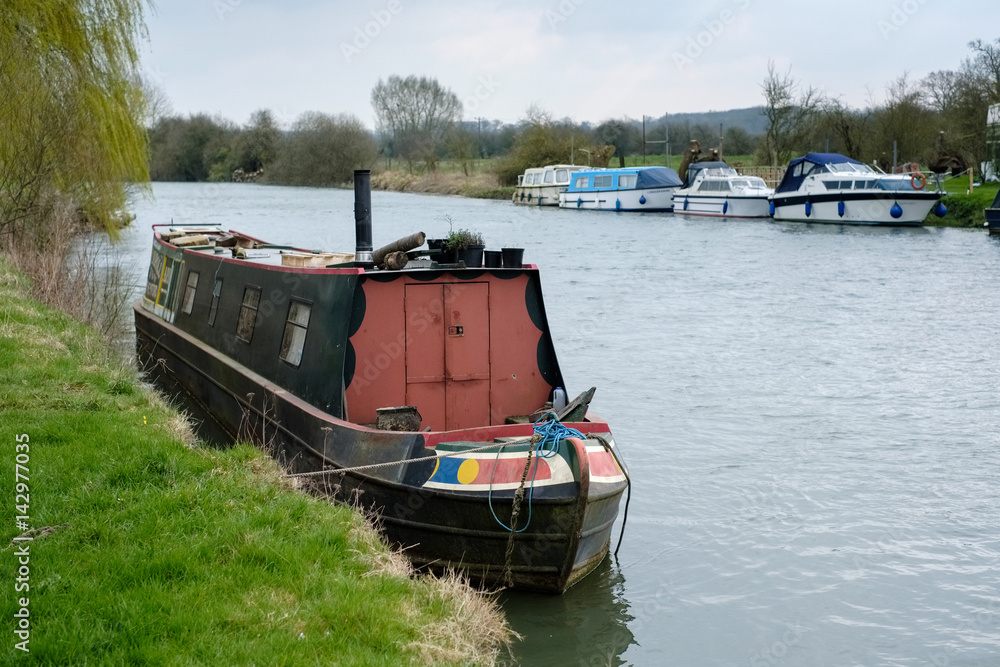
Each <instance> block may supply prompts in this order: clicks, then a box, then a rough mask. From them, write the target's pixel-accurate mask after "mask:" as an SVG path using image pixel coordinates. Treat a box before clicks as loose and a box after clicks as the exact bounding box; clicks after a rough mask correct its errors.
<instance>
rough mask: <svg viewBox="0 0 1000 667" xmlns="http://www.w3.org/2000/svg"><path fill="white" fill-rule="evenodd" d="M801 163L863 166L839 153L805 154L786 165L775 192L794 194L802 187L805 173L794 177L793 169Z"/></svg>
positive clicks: (803, 171)
mask: <svg viewBox="0 0 1000 667" xmlns="http://www.w3.org/2000/svg"><path fill="white" fill-rule="evenodd" d="M803 162H811V163H812V164H818V165H825V164H843V163H845V162H849V163H851V164H864V163H863V162H858V161H857V160H855V159H853V158H849V157H847V156H846V155H841V154H840V153H806V154H805V155H803V156H802V157H797V158H795V159H794V160H792V161H791V162H789V163H788V168H787V169H785V175H784V176H783V177H782V179H781V183H779V184H778V187H777V188H775V192H794V191H795V190H798V189H799V186H801V185H802V181H804V180H805V178H806V176H808V174H807V173H805V170H804V169H803V170H802V173H800V174H798V175H795V174H794V173H793V172H794V171H795V169H794V168H795V167H796V166H797V165H800V164H802V163H803Z"/></svg>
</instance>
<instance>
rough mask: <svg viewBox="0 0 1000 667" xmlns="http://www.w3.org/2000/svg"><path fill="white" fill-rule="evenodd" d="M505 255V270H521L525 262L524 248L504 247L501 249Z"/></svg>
mask: <svg viewBox="0 0 1000 667" xmlns="http://www.w3.org/2000/svg"><path fill="white" fill-rule="evenodd" d="M500 252H501V253H503V268H505V269H520V268H521V266H522V263H523V261H524V248H508V247H506V246H504V247H503V248H501V249H500Z"/></svg>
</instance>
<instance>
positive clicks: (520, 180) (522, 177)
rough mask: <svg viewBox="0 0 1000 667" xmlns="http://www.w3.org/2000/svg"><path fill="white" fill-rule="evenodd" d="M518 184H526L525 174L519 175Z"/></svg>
mask: <svg viewBox="0 0 1000 667" xmlns="http://www.w3.org/2000/svg"><path fill="white" fill-rule="evenodd" d="M517 184H518V185H523V184H524V174H520V175H519V176H518V177H517Z"/></svg>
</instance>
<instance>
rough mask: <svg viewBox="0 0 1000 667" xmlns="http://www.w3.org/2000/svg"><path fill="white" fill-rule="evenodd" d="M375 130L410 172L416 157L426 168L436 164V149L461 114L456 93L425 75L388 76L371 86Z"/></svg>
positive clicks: (459, 102)
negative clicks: (376, 121) (405, 163)
mask: <svg viewBox="0 0 1000 667" xmlns="http://www.w3.org/2000/svg"><path fill="white" fill-rule="evenodd" d="M372 106H373V107H374V108H375V116H376V118H377V120H378V130H379V133H380V134H381V135H382V138H383V141H384V142H385V143H388V144H389V145H390V147H391V150H392V151H393V152H395V153H397V154H399V155H401V156H402V157H403V158H405V159H406V161H407V163H408V164H409V166H410V169H411V171H412V169H413V163H414V161H416V160H423V162H424V164H425V165H426V166H427V169H428V170H434V169H435V168H436V166H437V150H438V147H439V146H440V145H441V144H442V141H443V139H444V137H445V135H446V134H447V132H448V130H449V129H450V128H451V127H452V126H453V125H454V123H455V121H457V120H458V119H460V118H461V116H462V102H461V101H460V100H459V99H458V96H457V95H456V94H455V93H453V92H451V91H450V90H448V89H447V88H445V87H443V86H442V85H441V84H440V83H438V81H437V79H433V78H428V77H423V76H422V77H416V76H408V77H406V78H405V79H404V78H401V77H399V76H396V75H393V76H390V77H389V78H388V79H387V80H386V81H382V80H381V79H379V82H378V83H377V84H376V85H375V87H374V88H373V89H372Z"/></svg>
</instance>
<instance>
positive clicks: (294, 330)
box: [278, 299, 312, 367]
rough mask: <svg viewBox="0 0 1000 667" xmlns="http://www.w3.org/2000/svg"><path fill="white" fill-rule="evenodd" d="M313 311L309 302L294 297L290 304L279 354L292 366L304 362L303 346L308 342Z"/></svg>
mask: <svg viewBox="0 0 1000 667" xmlns="http://www.w3.org/2000/svg"><path fill="white" fill-rule="evenodd" d="M311 312H312V306H310V305H309V304H307V303H303V302H301V301H296V300H295V299H292V300H291V301H290V302H289V304H288V318H287V319H286V320H285V333H284V335H283V336H282V337H281V351H280V352H279V353H278V356H279V357H281V360H282V361H286V362H288V363H290V364H291V365H292V366H296V367H298V365H299V364H301V363H302V348H303V347H304V346H305V344H306V332H307V331H308V329H309V315H310V313H311Z"/></svg>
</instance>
